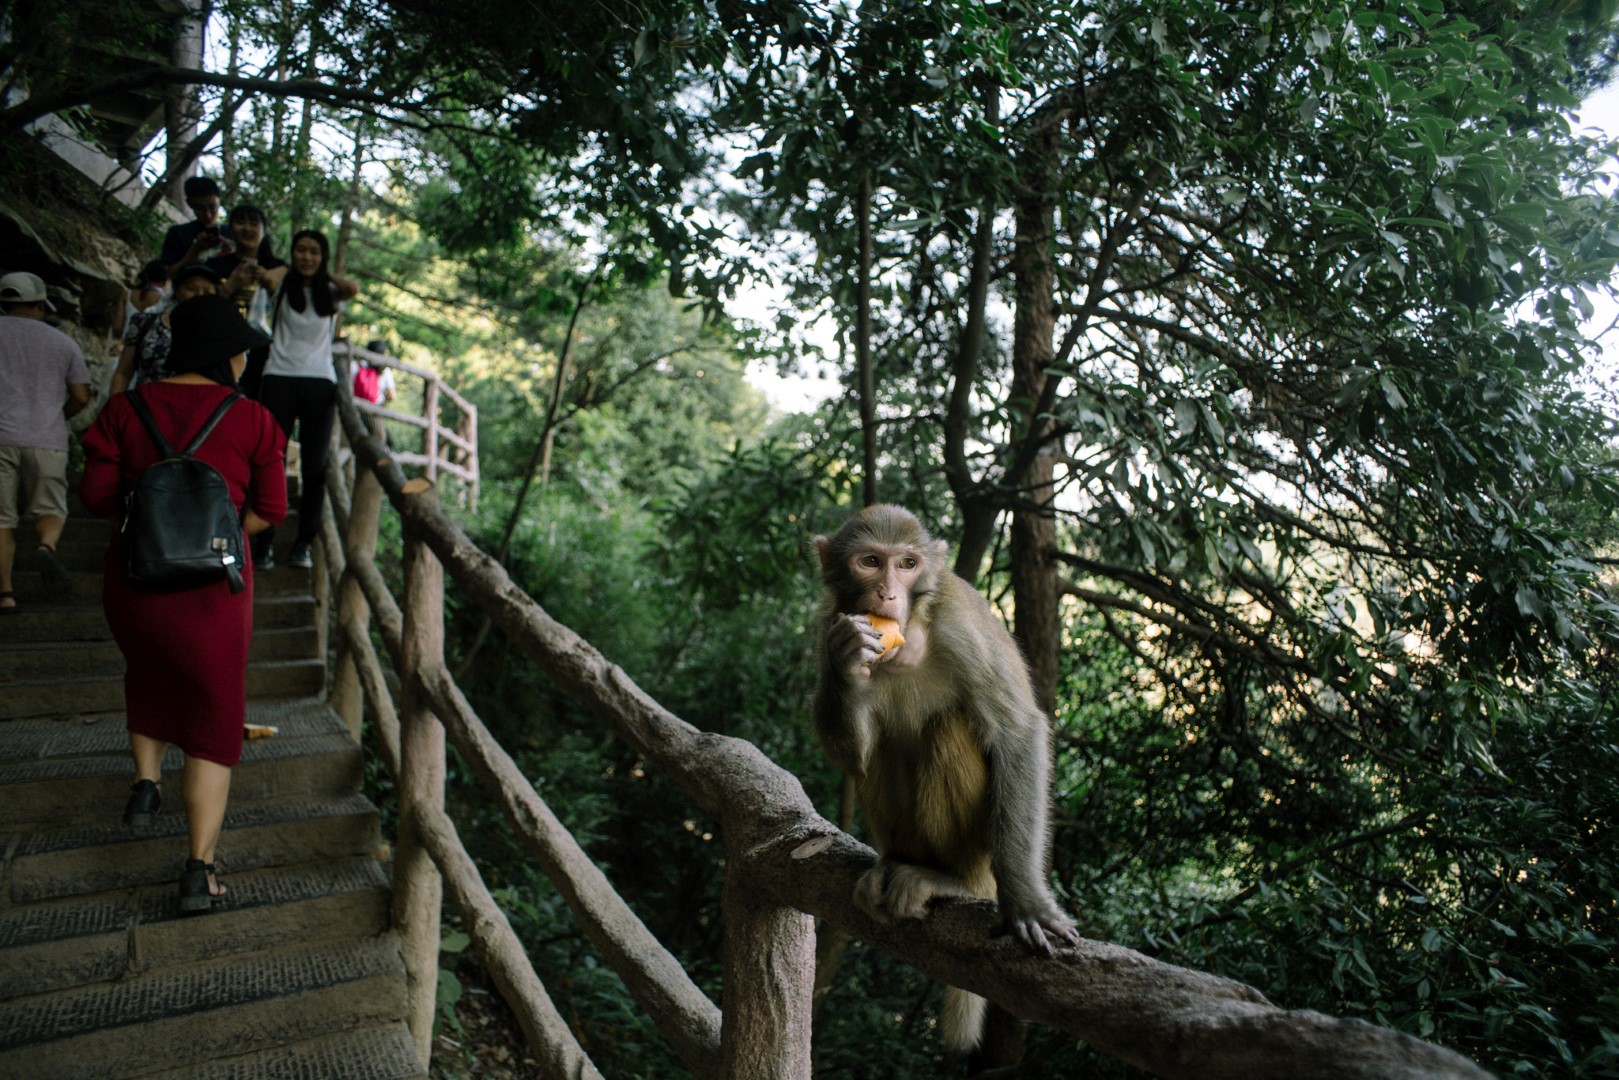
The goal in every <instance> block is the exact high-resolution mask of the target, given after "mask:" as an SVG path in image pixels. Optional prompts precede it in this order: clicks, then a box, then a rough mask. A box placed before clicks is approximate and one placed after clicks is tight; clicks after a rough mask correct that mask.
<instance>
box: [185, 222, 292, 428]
mask: <svg viewBox="0 0 1619 1080" xmlns="http://www.w3.org/2000/svg"><path fill="white" fill-rule="evenodd" d="M230 230H231V235H232V236H233V237H235V239H236V244H235V248H234V250H232V251H230V252H227V253H226V254H223V255H215V256H214V257H213V258H211V259H209V260H208V261H207V262H206V263H204V264H203V265H205V266H207V267H208V269H210V270H212V271H213V272H214V273H216V274H218V275H219V279H220V281H221V282H222V284H221V285H220V287H219V292H220V295H222V296H226V297H229V298H230V300H231V302H232V303H234V304H235V305H236V309H237V310H238V311H240V312H241V313H242V317H243V318H245V319H246V320H247V321H248V323H249V324H250V325H252V327H253V329H255V330H258V331H259V332H261V333H263V334H265V335H268V334H269V333H270V331H271V326H270V321H269V306H270V305H269V300H270V295H271V293H272V292H273V290H274V288H275V285H276V284H279V282H280V278H279V277H278V276H275V274H274V271H278V270H280V269H281V268H282V267H284V266H286V265H287V264H286V263H285V262H282V261H281V260H280V259H278V258H276V256H275V252H274V250H272V248H271V246H270V236H269V233H270V224H269V221H268V219H266V218H265V216H264V211H263V210H260V209H259V208H258V207H256V206H248V205H246V204H243V205H241V206H237V207H234V208H232V210H231V212H230ZM269 358H270V350H269V348H268V347H266V348H261V349H253V350H252V351H251V352H249V353H248V354H247V371H246V372H245V373H243V375H242V378H241V385H242V393H244V394H246V395H247V396H248V397H250V398H253V399H254V400H255V401H256V400H258V396H259V380H260V379H261V378H262V377H263V375H264V364H265V361H266V360H268V359H269Z"/></svg>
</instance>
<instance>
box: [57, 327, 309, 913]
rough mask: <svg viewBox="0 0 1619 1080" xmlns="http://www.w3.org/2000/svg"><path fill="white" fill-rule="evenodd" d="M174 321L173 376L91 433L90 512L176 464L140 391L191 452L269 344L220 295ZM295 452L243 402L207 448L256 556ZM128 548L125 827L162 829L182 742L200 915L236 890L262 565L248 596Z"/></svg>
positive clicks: (105, 513) (82, 488)
mask: <svg viewBox="0 0 1619 1080" xmlns="http://www.w3.org/2000/svg"><path fill="white" fill-rule="evenodd" d="M169 322H170V327H171V329H172V331H173V341H172V343H171V346H170V351H169V358H168V364H167V375H166V377H165V378H163V379H161V380H159V381H157V382H151V383H145V384H143V385H142V386H141V387H140V388H138V389H136V390H134V391H131V392H130V393H128V394H120V395H118V396H116V397H114V398H112V399H111V400H109V401H108V402H107V405H106V407H105V408H103V409H102V410H101V414H100V415H99V416H98V417H96V422H95V424H94V425H92V426H91V428H90V430H89V431H87V432H86V433H85V435H84V439H83V446H84V458H85V462H84V476H83V479H82V480H81V481H80V483H79V497H80V498H81V499H82V500H83V501H84V505H85V506H86V507H87V508H88V509H89V510H90V512H91V513H94V514H98V515H100V516H102V517H113V518H117V517H120V516H121V515H122V514H123V513H124V511H125V507H124V502H123V495H124V493H126V492H129V491H132V490H134V489H135V488H136V487H137V485H138V483H139V481H140V478H141V475H142V474H143V473H144V472H145V471H146V470H147V469H148V468H150V467H152V466H153V465H155V464H156V463H157V462H158V461H159V460H161V459H162V458H163V450H162V448H161V447H160V446H159V445H158V444H157V442H156V440H155V439H154V438H153V437H152V434H151V432H149V431H148V430H147V428H146V426H145V424H144V423H143V422H142V420H141V417H140V414H139V412H138V410H137V406H136V404H135V403H134V402H133V401H132V400H131V399H132V398H134V397H135V396H137V395H138V396H139V398H140V404H141V405H144V406H145V407H146V409H147V411H148V412H149V413H150V414H151V418H152V422H153V424H154V425H155V426H156V428H157V430H158V431H159V432H161V433H162V436H163V438H164V439H165V440H166V441H168V442H169V443H170V444H171V445H172V446H178V447H183V446H186V445H187V444H188V443H190V442H191V441H192V439H193V438H194V436H195V435H196V433H197V432H198V431H199V430H200V429H201V428H202V427H203V426H204V424H205V423H207V421H208V420H209V418H210V417H212V416H213V415H214V413H215V411H216V410H217V409H218V408H219V407H220V405H221V404H222V403H223V402H224V401H225V400H226V399H227V398H230V397H232V396H233V395H234V393H235V391H236V389H237V387H236V380H237V378H238V377H239V376H240V374H241V372H242V369H243V367H244V366H245V365H246V363H247V352H248V350H250V349H253V348H255V347H258V346H261V345H264V344H267V342H266V341H265V339H264V336H263V335H262V334H260V333H258V332H257V331H255V330H253V329H252V328H251V327H249V326H248V325H247V321H246V320H245V319H243V318H242V316H241V314H240V313H239V312H237V310H236V308H235V306H234V305H232V304H231V303H230V301H228V300H226V299H224V298H223V297H220V296H211V295H205V296H198V297H194V298H192V299H190V300H186V301H185V302H183V303H181V304H178V305H176V306H175V308H174V311H173V313H172V315H171V316H170V319H169ZM285 447H286V438H285V436H283V435H282V433H281V428H280V427H279V426H278V425H277V424H276V422H275V418H274V417H272V416H271V415H270V413H269V412H268V411H267V410H266V409H265V408H264V407H263V406H261V405H260V404H258V402H255V401H247V400H242V399H239V398H238V399H237V400H234V401H232V402H231V404H230V406H229V407H228V408H227V409H226V410H225V412H224V413H223V414H222V415H221V416H219V418H218V421H217V423H215V425H214V426H213V428H212V429H211V430H210V431H209V432H208V433H207V435H206V437H205V438H204V439H203V440H202V442H201V443H200V444H199V445H198V446H197V447H196V449H195V451H194V456H195V458H196V459H197V460H199V461H202V462H206V463H207V464H208V465H210V466H212V467H213V468H214V469H217V470H218V472H219V474H220V475H221V476H222V477H223V479H224V482H225V484H226V486H227V487H228V488H229V492H230V501H231V503H232V504H233V506H234V508H235V512H236V514H237V515H239V516H240V520H241V522H242V532H243V534H244V535H243V538H242V543H241V550H242V551H244V552H245V551H246V544H247V539H246V538H247V537H250V536H252V535H253V534H255V533H257V532H260V531H261V530H264V529H267V528H269V527H270V524H271V523H272V522H277V521H280V520H281V519H282V518H283V517H285V516H286V512H287V486H286V476H285V472H286V467H285V465H284V464H283V454H284V452H285ZM127 542H128V538H127V537H126V535H125V533H124V531H123V529H120V530H119V531H118V532H115V533H114V534H113V541H112V543H111V544H110V545H109V546H108V549H107V555H106V575H105V577H104V583H103V585H102V606H103V608H104V609H105V611H106V615H107V624H108V625H109V626H110V627H111V628H112V634H113V640H114V641H116V642H117V643H118V649H119V651H120V652H121V653H123V656H124V665H125V668H124V712H125V717H126V724H127V727H128V731H129V744H130V751H131V753H132V755H133V757H134V766H135V781H134V783H133V784H132V785H131V787H130V794H129V802H128V804H127V805H126V806H125V809H124V822H125V824H127V825H128V826H130V828H132V829H134V830H136V831H137V832H138V831H140V830H141V829H143V828H144V827H146V826H147V825H150V824H151V823H152V821H153V819H154V817H155V816H156V815H157V814H158V813H159V811H160V809H161V806H162V797H161V793H160V785H161V782H162V767H163V754H164V751H165V749H166V748H167V746H168V744H170V743H173V744H174V745H176V746H178V747H180V749H181V750H183V751H184V752H185V771H184V772H183V773H182V776H181V793H182V795H183V796H184V801H185V808H186V827H187V833H188V837H189V840H190V858H189V859H188V860H187V862H186V864H185V870H184V872H183V874H182V875H181V878H180V910H181V911H182V912H184V913H201V912H205V911H208V910H210V909H211V908H213V907H215V906H217V905H218V904H219V903H220V902H221V901H222V898H223V896H224V893H225V890H224V888H223V887H222V886H221V885H220V884H219V882H218V878H217V875H216V874H215V872H214V860H215V848H216V846H217V844H218V842H219V837H220V833H221V831H222V830H223V827H224V818H225V804H226V801H227V799H228V798H229V796H230V781H231V769H232V768H233V767H234V766H235V765H236V763H237V761H238V760H240V758H241V754H242V725H243V723H244V722H245V721H246V719H247V655H248V647H249V645H250V644H251V642H252V637H253V572H252V567H250V566H246V565H244V566H241V567H240V568H239V569H240V582H239V585H238V587H239V588H240V591H237V592H232V591H231V589H232V584H233V583H232V582H231V581H230V580H229V577H228V576H221V577H219V578H217V579H216V580H213V581H205V582H203V583H201V584H189V583H188V584H187V585H184V586H181V587H167V588H159V587H154V586H147V585H139V584H136V583H135V582H133V581H131V580H130V575H129V573H128V572H126V559H125V544H126V543H127ZM241 586H245V587H241Z"/></svg>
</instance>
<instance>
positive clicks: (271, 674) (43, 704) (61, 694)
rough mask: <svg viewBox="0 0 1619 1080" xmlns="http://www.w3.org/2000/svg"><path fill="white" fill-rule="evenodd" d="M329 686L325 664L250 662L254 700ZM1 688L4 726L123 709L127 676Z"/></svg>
mask: <svg viewBox="0 0 1619 1080" xmlns="http://www.w3.org/2000/svg"><path fill="white" fill-rule="evenodd" d="M103 670H105V669H103ZM325 685H326V662H325V661H324V660H321V659H318V658H316V659H303V660H261V661H258V662H253V661H249V663H248V665H247V696H248V699H249V700H260V699H264V698H293V697H308V696H309V695H310V694H318V693H320V691H321V689H322V688H323V687H325ZM0 686H3V688H4V690H5V695H4V698H3V699H0V720H15V719H19V718H22V717H30V716H62V715H75V714H83V713H99V712H111V711H113V710H115V709H121V708H123V705H124V676H123V673H122V672H119V673H118V674H114V675H106V674H103V675H96V676H87V675H81V676H78V677H74V676H72V675H64V676H62V677H60V678H50V679H29V680H19V681H15V682H7V683H4V684H0ZM67 710H72V712H71V713H69V712H68V711H67Z"/></svg>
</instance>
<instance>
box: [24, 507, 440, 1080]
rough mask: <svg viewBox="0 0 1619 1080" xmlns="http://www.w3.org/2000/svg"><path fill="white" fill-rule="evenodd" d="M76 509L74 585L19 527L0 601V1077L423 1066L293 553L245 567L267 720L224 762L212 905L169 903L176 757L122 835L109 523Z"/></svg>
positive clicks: (252, 714) (178, 804)
mask: <svg viewBox="0 0 1619 1080" xmlns="http://www.w3.org/2000/svg"><path fill="white" fill-rule="evenodd" d="M75 514H76V516H74V517H72V518H70V519H69V521H68V526H67V529H66V532H65V533H64V535H63V539H62V543H61V545H60V552H61V556H62V559H63V561H64V562H65V563H66V564H67V566H68V568H69V570H70V571H71V572H72V576H73V597H72V598H71V599H70V600H68V601H66V602H56V603H51V602H48V601H47V600H46V599H45V598H44V594H43V590H42V588H41V584H40V581H39V577H38V575H37V574H35V573H34V572H32V570H31V569H30V567H29V565H28V563H27V560H26V553H27V551H28V550H29V545H28V544H27V543H26V541H27V540H28V539H30V535H29V533H28V531H27V529H26V527H25V529H24V530H20V531H19V535H18V539H19V541H23V543H22V544H21V547H22V551H21V552H20V553H19V559H18V562H19V565H18V567H17V574H16V589H17V594H18V601H19V604H20V605H21V606H22V608H23V610H22V611H21V612H19V613H18V614H15V615H8V616H0V859H3V861H0V1078H11V1077H18V1078H24V1077H26V1078H36V1077H37V1078H50V1080H58V1078H61V1080H66V1078H72V1077H84V1078H94V1080H109V1078H115V1077H166V1078H180V1077H186V1078H188V1080H189V1078H210V1077H217V1078H221V1080H224V1078H230V1080H270V1078H326V1077H332V1078H338V1077H341V1078H354V1080H399V1078H406V1077H424V1076H425V1075H426V1071H425V1070H424V1069H423V1067H422V1065H421V1063H420V1061H419V1060H418V1058H417V1056H416V1053H415V1049H414V1045H413V1042H412V1040H411V1038H410V1035H409V1032H408V1031H407V1030H406V1028H405V1025H404V1023H403V1021H402V1019H401V1018H402V1017H404V1016H405V1015H406V1006H405V971H404V964H403V962H402V960H401V959H400V955H399V948H398V944H397V941H396V939H395V937H394V935H393V932H392V931H391V929H390V928H389V904H390V891H389V884H388V875H387V873H386V870H385V868H384V866H383V865H382V864H381V863H379V862H378V861H377V857H376V856H377V852H378V850H379V847H380V840H379V836H378V822H377V811H376V808H375V807H373V806H372V805H371V804H370V803H369V802H368V801H367V800H366V799H365V798H364V797H363V796H362V795H361V794H360V793H359V789H360V780H361V771H362V761H361V754H360V748H359V747H358V746H357V745H356V744H355V743H354V741H353V740H352V739H351V738H350V737H349V735H348V733H347V732H346V731H345V730H344V728H343V726H342V725H341V723H340V722H339V721H338V718H337V716H336V715H335V714H334V713H333V712H332V711H331V710H330V709H329V708H327V706H326V704H325V701H324V699H323V698H322V697H321V694H322V692H323V689H324V682H325V661H324V658H323V657H322V656H321V655H320V651H319V649H320V646H319V635H318V634H317V631H316V623H315V619H316V603H315V599H314V596H313V595H312V592H311V587H310V572H309V571H307V570H294V569H289V568H286V567H285V562H284V560H285V552H284V551H278V552H277V557H278V558H279V559H281V560H283V562H282V567H281V568H278V569H275V570H272V571H268V572H266V573H263V574H260V575H258V577H257V581H256V587H255V594H256V595H255V604H254V628H255V632H254V642H253V648H252V653H251V655H250V658H249V667H248V680H247V692H248V699H249V701H248V721H249V722H250V723H261V724H273V725H275V726H276V727H278V728H280V734H279V735H277V736H276V737H274V738H269V739H261V740H255V741H251V742H249V743H248V744H247V745H246V748H245V750H244V753H243V756H242V761H241V764H240V765H239V766H238V767H237V768H236V770H235V774H234V776H233V778H232V783H231V797H230V808H229V810H228V811H227V813H226V817H225V831H224V835H223V837H222V838H221V840H220V844H219V855H218V863H219V868H220V875H221V877H222V879H224V880H225V882H226V883H227V884H228V885H229V886H230V890H231V893H230V900H229V903H228V905H227V906H225V907H224V908H222V909H219V910H216V911H214V912H212V913H209V914H207V915H203V916H199V917H192V918H183V917H181V916H180V915H179V913H178V912H177V911H176V907H175V881H176V879H177V878H178V876H179V871H180V866H181V863H182V861H183V859H184V857H185V835H186V829H185V812H184V805H183V803H182V801H181V797H180V784H179V779H180V765H181V756H180V754H179V751H177V750H174V749H171V750H170V751H169V756H168V758H167V759H166V760H165V761H164V778H165V784H164V812H163V814H162V815H160V816H159V818H158V824H157V825H156V826H155V827H154V828H153V829H151V830H146V831H143V833H142V834H141V835H139V836H134V835H132V834H131V833H130V832H129V830H127V829H126V828H125V827H124V826H123V824H122V822H121V821H120V815H121V813H122V811H123V805H124V800H125V799H126V798H127V797H128V788H129V780H130V775H131V765H130V758H129V752H128V739H127V736H126V735H125V732H124V718H123V711H122V710H123V686H122V672H123V661H122V657H121V655H120V654H119V652H118V649H117V646H116V645H114V644H113V642H112V639H111V634H110V632H109V630H108V629H107V625H106V622H105V620H104V619H103V618H102V615H101V604H100V593H101V559H102V554H103V552H104V551H105V548H106V544H107V541H108V538H109V536H110V534H111V525H110V524H109V523H107V522H104V521H98V520H96V519H93V518H88V517H83V516H79V515H82V511H81V510H76V511H75ZM279 534H280V537H281V542H282V544H283V545H284V544H285V542H286V539H287V538H289V537H290V536H292V535H293V526H292V525H291V524H289V526H288V527H284V528H282V529H281V530H279Z"/></svg>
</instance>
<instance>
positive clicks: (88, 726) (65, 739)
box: [0, 697, 347, 783]
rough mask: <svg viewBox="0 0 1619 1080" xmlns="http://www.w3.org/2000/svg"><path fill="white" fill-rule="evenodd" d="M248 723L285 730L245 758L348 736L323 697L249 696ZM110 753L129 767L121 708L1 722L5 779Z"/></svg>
mask: <svg viewBox="0 0 1619 1080" xmlns="http://www.w3.org/2000/svg"><path fill="white" fill-rule="evenodd" d="M247 722H248V723H250V724H269V725H271V726H272V727H277V728H280V729H281V733H280V734H279V735H277V736H275V737H274V738H270V739H254V740H250V741H249V742H248V743H247V744H246V745H245V746H244V747H243V748H242V758H243V760H244V761H246V760H249V759H251V758H256V757H269V756H278V755H282V754H284V753H286V745H285V744H286V743H287V741H289V740H292V739H300V738H310V737H314V736H320V735H343V736H344V737H345V738H346V737H347V732H346V729H345V728H344V727H343V723H342V721H341V720H339V719H338V718H337V714H336V713H334V712H333V711H332V710H331V709H330V708H328V707H327V705H326V702H325V701H324V700H322V699H321V698H313V697H311V698H292V699H281V700H273V701H249V702H248V703H247ZM176 753H178V751H171V753H170V757H171V758H173V755H174V754H176ZM108 754H122V760H123V762H124V769H125V771H126V772H127V771H128V762H129V735H128V733H127V732H126V731H125V730H124V713H123V710H121V709H120V710H118V711H116V712H100V713H86V714H84V715H83V716H79V717H74V718H72V719H62V718H60V717H57V718H38V717H35V718H29V719H25V720H8V721H6V722H4V723H0V763H3V764H0V783H5V782H6V778H7V777H8V776H9V775H10V773H9V771H8V770H9V769H10V768H11V767H12V766H13V765H16V764H18V763H22V762H34V761H37V762H45V761H53V760H59V759H64V758H74V757H79V756H102V755H108ZM167 764H168V761H167V760H166V761H165V765H167ZM66 775H78V774H77V773H74V774H66Z"/></svg>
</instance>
